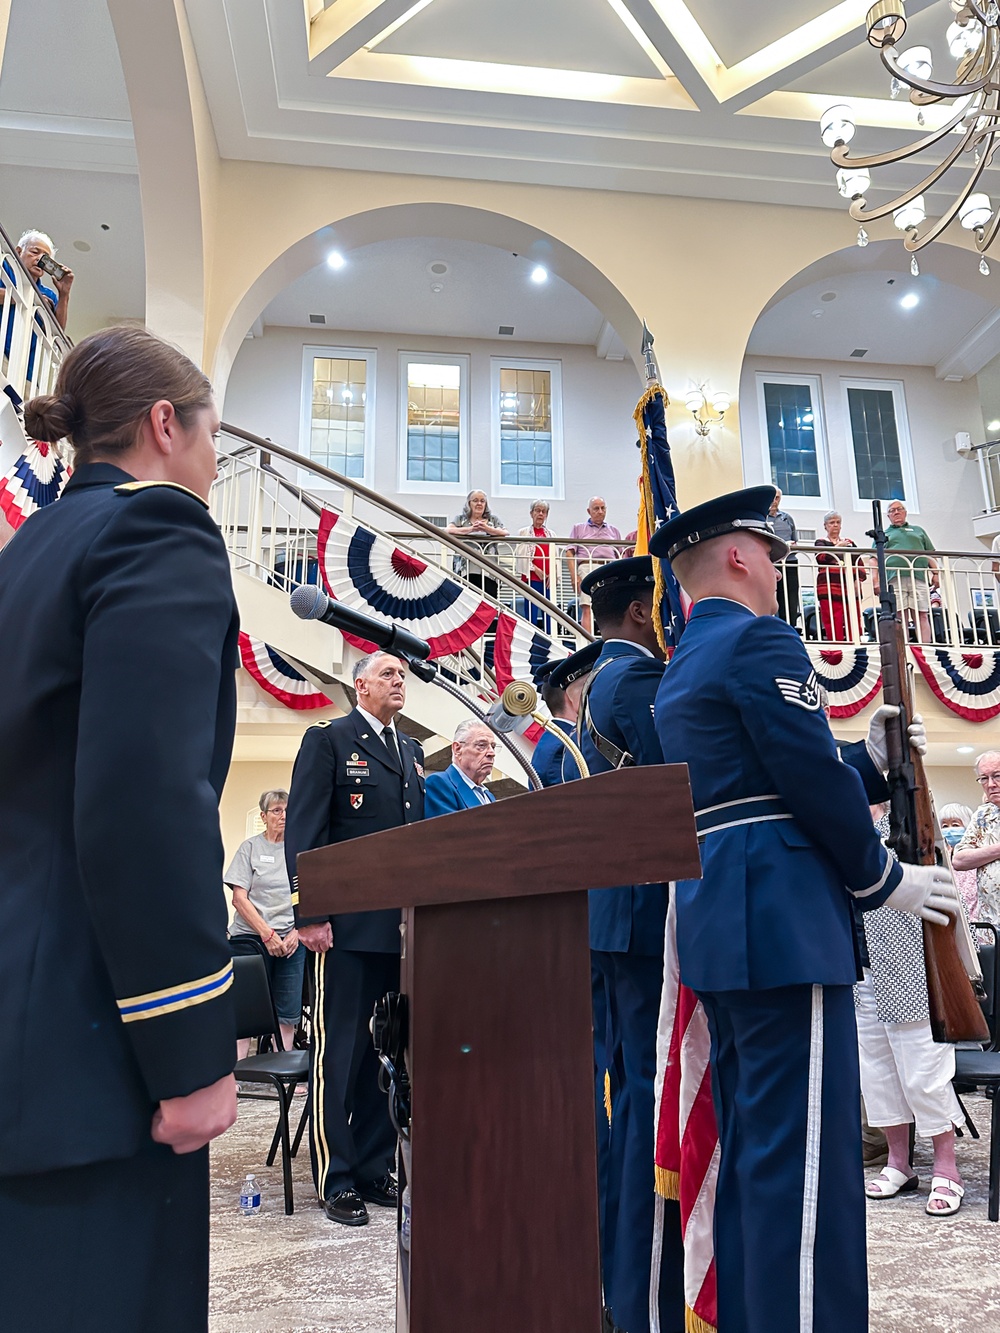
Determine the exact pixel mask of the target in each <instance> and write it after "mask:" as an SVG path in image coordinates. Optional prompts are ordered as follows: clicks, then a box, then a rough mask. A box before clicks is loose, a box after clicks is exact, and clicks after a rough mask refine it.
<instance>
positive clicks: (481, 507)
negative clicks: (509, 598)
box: [445, 491, 507, 601]
mask: <svg viewBox="0 0 1000 1333" xmlns="http://www.w3.org/2000/svg"><path fill="white" fill-rule="evenodd" d="M445 531H446V532H448V533H450V534H451V536H452V537H461V538H462V539H463V540H462V544H463V545H464V546H468V548H469V549H470V550H471V551H476V552H477V553H478V554H480V555H496V553H497V544H496V542H495V541H491V540H490V538H491V537H506V536H507V529H506V528H505V527H504V526H503V524H502V523H501V522H500V520H499V518H498V517H497V516H496V514H494V513H493V511H492V510H491V509H490V506H489V501H488V500H487V498H486V492H485V491H470V492H469V494H468V495H467V496H466V497H465V506H464V508H463V509H462V511H461V513H459V514H456V515H455V517H454V518H453V519H452V520H451V522H450V523H449V524H448V526H447V528H445ZM452 564H453V568H454V570H455V573H456V574H462V575H464V576H465V578H466V579H467V580H468V581H469V583H471V584H472V585H473V586H474V587H476V588H481V589H482V590H483V592H484V593H485V594H486V595H487V597H492V598H493V600H494V601H495V600H496V596H497V592H498V588H497V581H496V579H495V578H492V577H491V576H490V575H489V574H486V573H484V572H483V570H481V569H480V568H479V566H478V565H475V564H473V566H472V567H471V569H470V568H469V562H468V561H467V560H463V559H462V557H461V556H460V555H456V556H455V558H454V560H453V562H452Z"/></svg>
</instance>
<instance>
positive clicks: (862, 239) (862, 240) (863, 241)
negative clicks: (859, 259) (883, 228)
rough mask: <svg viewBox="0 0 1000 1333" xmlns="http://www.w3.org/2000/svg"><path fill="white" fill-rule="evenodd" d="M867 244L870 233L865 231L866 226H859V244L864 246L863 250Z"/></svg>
mask: <svg viewBox="0 0 1000 1333" xmlns="http://www.w3.org/2000/svg"><path fill="white" fill-rule="evenodd" d="M867 244H868V233H867V232H866V231H865V229H864V227H859V228H858V245H860V246H861V248H862V250H863V249H864V248H865V246H866V245H867Z"/></svg>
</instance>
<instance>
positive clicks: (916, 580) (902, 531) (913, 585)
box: [874, 500, 941, 643]
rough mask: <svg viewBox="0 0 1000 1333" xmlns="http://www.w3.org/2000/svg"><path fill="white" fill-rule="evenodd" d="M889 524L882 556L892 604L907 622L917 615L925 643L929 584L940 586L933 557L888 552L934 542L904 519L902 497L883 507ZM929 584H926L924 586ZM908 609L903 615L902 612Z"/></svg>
mask: <svg viewBox="0 0 1000 1333" xmlns="http://www.w3.org/2000/svg"><path fill="white" fill-rule="evenodd" d="M886 513H887V515H888V517H889V526H888V527H887V528H886V530H885V536H886V551H887V553H888V554H887V555H886V560H885V566H886V570H887V572H888V576H889V582H890V584H891V585H892V588H893V591H894V592H895V594H896V605H897V607H898V608H899V610H900V611H902V612H903V613H904V614H903V618H904V620H905V621H906V622H907V624H909V625H912V624H913V615H914V613H916V615H917V618H918V619H917V624H918V626H919V630H920V634H919V637H920V642H921V643H929V642H930V638H931V593H930V590H931V588H937V587H939V586H940V583H941V579H940V576H939V574H938V567H937V561H936V560H934V558H933V556H929V555H908V554H906V555H904V554H899V555H893V554H892V552H894V551H898V552H910V551H933V550H934V543H933V542H932V541H931V539H930V537H928V535H927V533H926V532H925V531H924V529H923V528H920V527H917V525H916V524H915V523H908V522H907V519H906V505H904V504H903V502H902V500H892V501H890V503H889V508H888V509H887V510H886ZM874 579H875V591H876V593H877V592H878V591H879V587H878V571H877V570H876V571H874ZM928 584H929V586H928ZM907 612H909V614H908V615H907V614H906V613H907Z"/></svg>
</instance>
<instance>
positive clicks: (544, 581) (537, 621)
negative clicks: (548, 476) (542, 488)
mask: <svg viewBox="0 0 1000 1333" xmlns="http://www.w3.org/2000/svg"><path fill="white" fill-rule="evenodd" d="M530 512H531V523H530V524H529V525H528V527H526V528H519V529H518V533H517V535H518V536H519V537H549V538H551V537H554V536H555V533H553V532H550V531H549V529H548V528H547V527H546V524H547V523H548V519H549V502H548V500H534V501H532V505H531V511H530ZM516 568H517V573H518V576H519V578H520V579H521V582H522V583H526V584H527V585H528V587H529V588H530V589H531V590H532V592H537V593H540V594H541V595H542V596H543V597H549V598H551V596H552V592H551V591H550V590H551V589H552V547H551V546H549V544H548V542H536V543H535V545H534V546H528V545H527V544H525V545H523V546H521V545H519V546H518V548H517V555H516ZM517 609H518V612H519V613H520V614H521V615H522V616H524V617H525V619H526V620H530V621H531V623H532V624H533V625H537V626H538V627H539V628H540V629H544V630H548V628H549V617H548V616H547V615H546V614H545V612H544V611H543V610H542V609H541V607H538V606H535V605H534V603H532V602H529V601H528V599H527V597H519V598H518V606H517Z"/></svg>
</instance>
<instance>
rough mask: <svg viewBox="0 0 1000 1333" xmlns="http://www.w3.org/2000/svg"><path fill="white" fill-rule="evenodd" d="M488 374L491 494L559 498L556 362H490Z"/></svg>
mask: <svg viewBox="0 0 1000 1333" xmlns="http://www.w3.org/2000/svg"><path fill="white" fill-rule="evenodd" d="M492 369H493V376H492V380H493V384H492V388H493V393H492V410H493V446H494V447H493V454H494V460H493V493H494V494H495V495H523V494H524V493H525V491H529V490H530V491H531V492H532V493H533V494H536V495H539V496H546V497H558V496H560V495H561V492H562V377H561V366H560V363H559V362H558V361H521V362H511V361H507V360H505V359H504V360H501V359H500V358H494V360H493V363H492Z"/></svg>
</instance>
